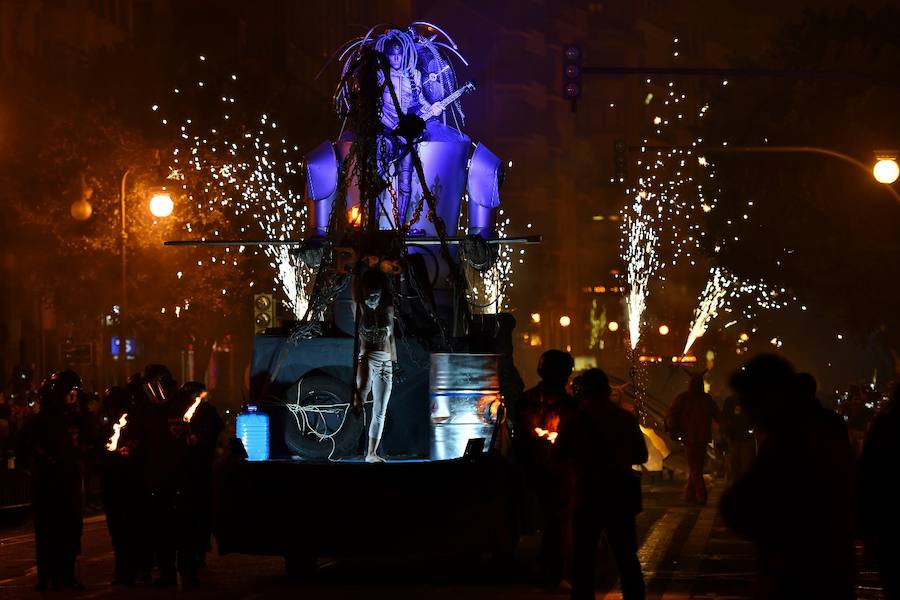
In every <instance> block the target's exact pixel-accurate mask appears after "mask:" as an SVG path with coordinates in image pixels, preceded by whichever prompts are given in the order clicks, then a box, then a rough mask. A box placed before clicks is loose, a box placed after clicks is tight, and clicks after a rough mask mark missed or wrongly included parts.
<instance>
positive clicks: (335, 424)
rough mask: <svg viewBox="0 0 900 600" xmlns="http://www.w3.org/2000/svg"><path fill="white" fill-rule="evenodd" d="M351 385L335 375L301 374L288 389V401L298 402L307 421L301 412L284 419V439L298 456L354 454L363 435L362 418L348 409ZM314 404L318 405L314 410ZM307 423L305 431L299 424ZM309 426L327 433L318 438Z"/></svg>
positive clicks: (290, 402) (325, 456)
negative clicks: (323, 436)
mask: <svg viewBox="0 0 900 600" xmlns="http://www.w3.org/2000/svg"><path fill="white" fill-rule="evenodd" d="M350 393H351V390H350V385H349V384H347V383H346V382H344V381H341V380H340V379H337V378H336V377H332V376H330V375H326V374H324V373H321V372H315V371H313V372H311V373H308V374H306V375H304V376H303V377H302V378H301V379H300V380H299V381H297V383H295V384H294V385H292V386H291V387H290V388H288V391H287V398H286V400H287V403H288V405H291V404H293V405H296V404H298V403H299V405H300V407H301V409H303V408H306V410H304V411H303V412H304V414H305V415H306V421H304V419H303V417H302V416H301V415H300V414H297V417H298V418H297V419H295V418H294V417H293V416H292V415H288V416H287V418H286V420H285V428H284V442H285V445H287V447H288V448H289V449H290V450H291V451H292V452H294V453H295V454H297V455H298V456H300V457H301V458H328V457H332V458H337V457H339V456H348V455H352V454H356V451H357V445H358V444H359V440H360V437H361V436H362V432H363V426H364V422H365V420H364V418H363V416H362V415H361V414H360V415H357V414H354V413H353V411H352V410H349V405H350ZM313 407H319V410H316V409H315V408H313ZM298 421H299V422H300V425H301V426H306V425H307V424H308V425H309V426H310V428H308V429H307V430H306V431H305V432H304V431H302V430H301V428H300V427H298V425H297V423H298ZM310 429H315V431H317V432H318V433H320V434H325V435H328V436H329V438H328V439H321V438H320V437H319V436H317V435H316V434H315V433H312V431H310Z"/></svg>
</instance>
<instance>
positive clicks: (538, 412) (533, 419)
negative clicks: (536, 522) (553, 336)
mask: <svg viewBox="0 0 900 600" xmlns="http://www.w3.org/2000/svg"><path fill="white" fill-rule="evenodd" d="M574 366H575V362H574V360H573V359H572V356H571V355H570V354H568V353H567V352H563V351H561V350H548V351H547V352H544V354H543V355H541V358H540V361H539V363H538V374H539V375H540V376H541V382H540V383H539V384H538V385H536V386H535V387H533V388H531V389H529V390H526V391H525V392H524V393H523V394H522V396H521V397H520V398H519V401H518V403H517V404H516V406H515V408H514V413H513V451H514V454H515V457H516V460H517V462H518V463H519V465H521V467H522V469H523V471H524V472H525V476H526V478H527V480H528V483H529V484H530V487H531V488H532V489H533V490H534V492H535V493H536V495H537V500H538V504H539V510H540V513H541V514H540V516H541V523H542V530H543V531H542V536H541V551H540V563H541V567H542V568H543V570H544V572H543V577H544V584H545V585H546V586H547V587H548V588H554V587H556V586H557V585H558V584H559V582H560V581H561V580H562V574H563V573H562V571H563V539H562V533H563V522H564V520H565V500H564V498H565V496H564V489H563V481H562V478H561V476H560V470H559V467H558V465H557V464H556V462H555V460H554V456H553V445H554V442H555V441H556V438H557V436H558V435H559V425H560V422H561V421H562V419H564V418H566V417H567V416H568V415H569V414H571V413H572V411H573V410H574V409H575V401H574V399H573V398H572V396H570V395H569V393H568V392H566V383H567V382H568V380H569V376H570V375H571V374H572V370H573V368H574Z"/></svg>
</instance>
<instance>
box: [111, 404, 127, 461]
mask: <svg viewBox="0 0 900 600" xmlns="http://www.w3.org/2000/svg"><path fill="white" fill-rule="evenodd" d="M127 424H128V413H122V416H121V417H119V422H118V423H113V434H112V436H110V438H109V442H108V443H107V444H106V449H107V450H109V451H110V452H115V451H116V450H118V448H119V434H120V433H122V428H123V427H125V426H126V425H127Z"/></svg>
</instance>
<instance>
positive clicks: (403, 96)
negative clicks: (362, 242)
mask: <svg viewBox="0 0 900 600" xmlns="http://www.w3.org/2000/svg"><path fill="white" fill-rule="evenodd" d="M375 49H376V50H378V51H379V52H382V53H383V54H384V56H385V57H386V58H387V63H388V65H389V67H390V68H389V70H388V71H387V74H388V75H389V76H390V80H391V85H387V80H386V76H385V72H383V71H379V73H378V84H379V85H381V86H384V91H383V93H382V103H381V123H382V125H384V128H385V130H384V135H385V141H386V150H387V154H388V160H389V161H390V162H391V163H392V164H393V165H394V171H395V173H396V174H397V179H398V181H397V183H398V185H397V188H398V189H397V210H398V216H399V218H400V219H401V222H400V223H397V225H398V226H400V225H402V224H403V223H402V221H403V220H405V219H406V212H407V210H408V208H409V199H410V197H411V195H412V172H413V164H412V156H411V155H410V153H409V147H408V145H407V142H408V140H406V139H405V138H404V137H403V133H406V132H401V131H398V130H399V127H400V117H401V116H403V115H417V116H419V117H421V118H428V117H436V116H438V115H439V114H440V113H441V111H442V110H443V108H442V107H441V105H440V104H435V105H432V104H430V103H428V102H427V101H426V100H425V98H424V97H423V96H422V74H421V73H420V72H419V71H418V69H416V50H415V46H414V44H413V40H412V38H411V37H410V36H409V34H407V33H405V32H403V31H400V30H396V29H395V30H391V31H389V32H388V33H386V34H385V35H383V36H381V37H380V38H379V39H378V41H377V42H376V43H375ZM394 96H396V98H397V101H398V102H399V105H400V110H401V114H398V113H397V102H394ZM413 141H415V140H413Z"/></svg>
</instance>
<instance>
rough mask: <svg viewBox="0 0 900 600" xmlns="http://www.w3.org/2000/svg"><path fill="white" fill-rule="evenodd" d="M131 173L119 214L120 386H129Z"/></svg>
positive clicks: (126, 171) (126, 175)
mask: <svg viewBox="0 0 900 600" xmlns="http://www.w3.org/2000/svg"><path fill="white" fill-rule="evenodd" d="M129 173H131V167H128V168H127V169H125V172H124V173H122V185H121V188H120V191H119V213H120V216H121V220H122V228H121V230H120V231H119V253H120V255H121V261H122V262H121V268H122V271H121V279H120V283H121V285H122V288H121V290H120V292H119V294H120V299H119V348H118V350H119V352H118V357H119V377H120V379H119V385H121V386H124V385H127V384H128V352H127V349H126V347H125V346H126V342H125V340H126V339H127V328H126V325H125V315H126V314H127V305H128V253H127V250H128V229H127V226H126V222H125V182H126V179H127V178H128V175H129Z"/></svg>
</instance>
